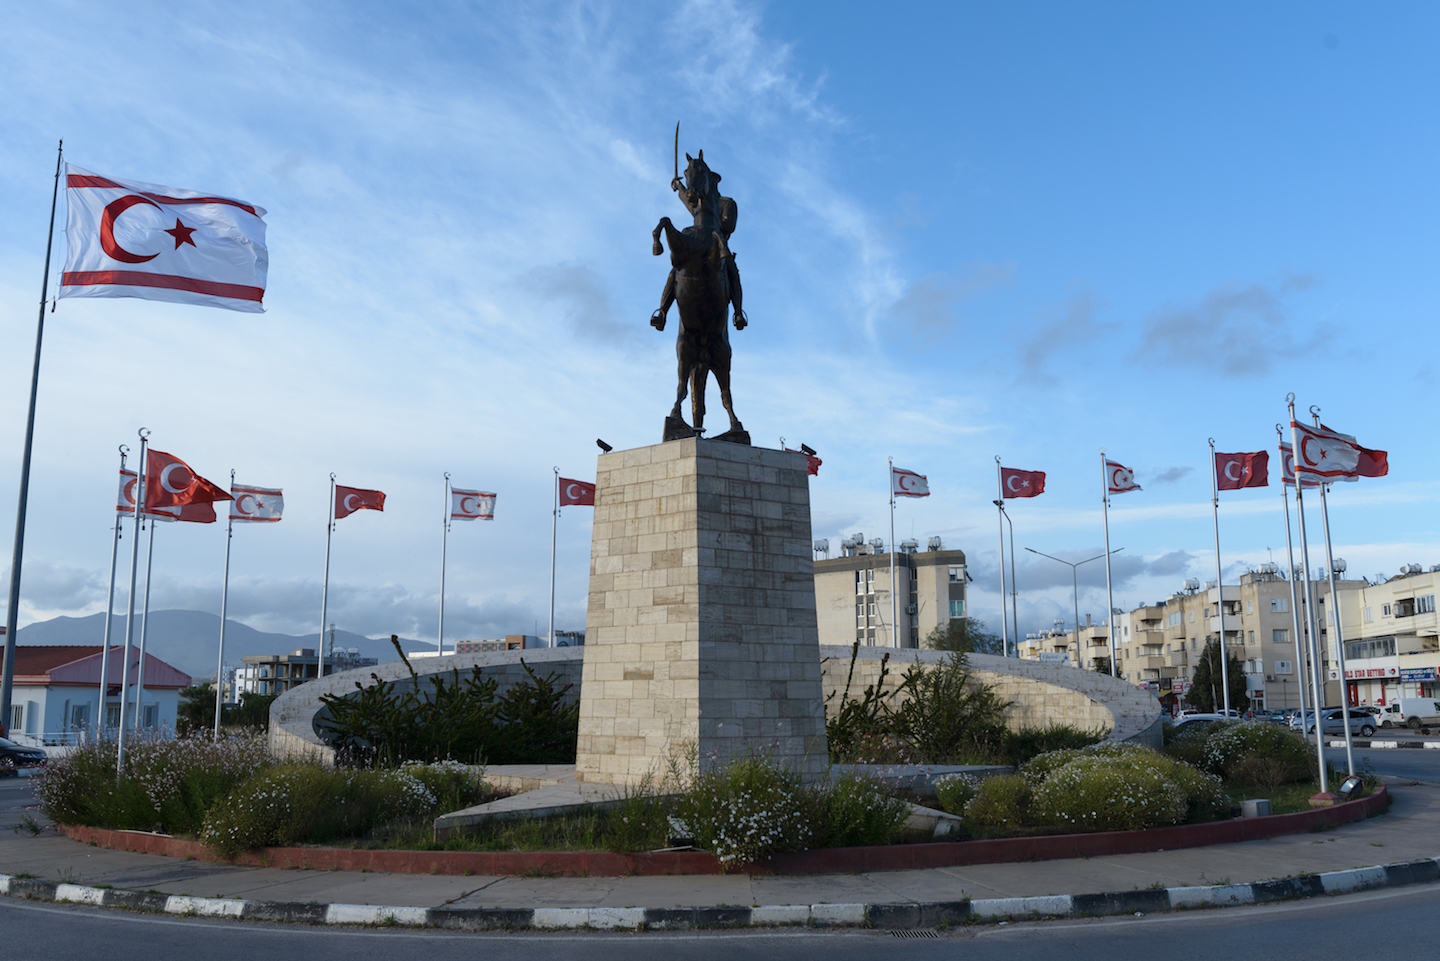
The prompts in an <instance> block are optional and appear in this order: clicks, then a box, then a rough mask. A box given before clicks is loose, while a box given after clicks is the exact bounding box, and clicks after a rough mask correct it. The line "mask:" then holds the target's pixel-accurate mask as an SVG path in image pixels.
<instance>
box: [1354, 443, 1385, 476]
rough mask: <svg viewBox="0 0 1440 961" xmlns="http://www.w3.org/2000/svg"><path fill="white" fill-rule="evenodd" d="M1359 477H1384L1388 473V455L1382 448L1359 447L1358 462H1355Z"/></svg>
mask: <svg viewBox="0 0 1440 961" xmlns="http://www.w3.org/2000/svg"><path fill="white" fill-rule="evenodd" d="M1355 466H1356V469H1357V472H1358V473H1359V474H1360V476H1361V477H1384V476H1385V475H1386V474H1388V473H1390V455H1389V454H1387V453H1386V452H1385V451H1383V450H1371V449H1370V448H1368V447H1362V448H1360V463H1358V464H1356V465H1355Z"/></svg>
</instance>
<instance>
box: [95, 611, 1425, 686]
mask: <svg viewBox="0 0 1440 961" xmlns="http://www.w3.org/2000/svg"><path fill="white" fill-rule="evenodd" d="M1415 613H1416V614H1434V613H1435V595H1434V594H1426V595H1425V596H1424V597H1417V598H1415ZM96 676H97V677H98V676H99V675H96Z"/></svg>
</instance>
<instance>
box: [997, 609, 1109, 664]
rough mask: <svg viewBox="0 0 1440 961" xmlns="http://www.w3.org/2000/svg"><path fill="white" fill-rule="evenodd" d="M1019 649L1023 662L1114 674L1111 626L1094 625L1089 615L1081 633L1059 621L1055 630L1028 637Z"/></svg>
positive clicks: (1028, 635) (1080, 630) (1081, 628)
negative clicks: (1111, 659)
mask: <svg viewBox="0 0 1440 961" xmlns="http://www.w3.org/2000/svg"><path fill="white" fill-rule="evenodd" d="M1117 623H1118V622H1117ZM1018 647H1019V652H1020V656H1021V657H1022V658H1030V659H1032V660H1039V661H1046V662H1048V663H1051V664H1069V665H1070V666H1071V667H1078V668H1082V669H1083V670H1087V671H1100V672H1102V673H1105V674H1108V673H1110V634H1109V631H1108V630H1107V625H1105V624H1097V623H1095V622H1093V621H1092V620H1091V617H1090V615H1089V614H1086V615H1085V623H1084V624H1083V625H1082V626H1081V627H1080V629H1079V630H1078V631H1074V630H1071V631H1066V630H1064V629H1063V622H1060V621H1057V622H1056V626H1055V629H1054V630H1051V631H1040V632H1038V633H1031V634H1026V635H1025V638H1024V639H1023V640H1022V641H1020V643H1019V646H1018Z"/></svg>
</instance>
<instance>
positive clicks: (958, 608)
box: [950, 601, 965, 620]
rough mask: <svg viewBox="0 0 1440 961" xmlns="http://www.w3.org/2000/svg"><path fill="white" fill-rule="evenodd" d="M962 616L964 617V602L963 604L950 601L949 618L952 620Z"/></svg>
mask: <svg viewBox="0 0 1440 961" xmlns="http://www.w3.org/2000/svg"><path fill="white" fill-rule="evenodd" d="M964 616H965V602H964V601H951V602H950V617H951V619H952V620H953V619H954V618H957V617H964Z"/></svg>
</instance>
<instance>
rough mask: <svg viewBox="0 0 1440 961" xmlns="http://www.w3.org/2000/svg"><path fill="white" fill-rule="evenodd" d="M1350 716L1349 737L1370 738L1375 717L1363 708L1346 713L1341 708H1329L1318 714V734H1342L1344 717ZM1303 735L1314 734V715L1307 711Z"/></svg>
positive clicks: (1373, 728)
mask: <svg viewBox="0 0 1440 961" xmlns="http://www.w3.org/2000/svg"><path fill="white" fill-rule="evenodd" d="M1346 713H1348V714H1349V715H1350V733H1351V735H1352V736H1353V735H1356V734H1358V735H1360V736H1361V737H1370V736H1371V735H1372V734H1374V733H1375V715H1373V714H1371V713H1370V712H1369V711H1367V710H1365V709H1364V708H1359V707H1352V708H1350V710H1349V711H1348V712H1347V711H1345V710H1344V709H1343V708H1338V707H1336V708H1330V709H1328V710H1324V711H1321V712H1320V732H1321V733H1322V734H1344V733H1345V729H1344V727H1342V726H1341V725H1343V724H1344V723H1345V719H1344V715H1345V714H1346ZM1305 733H1306V734H1313V733H1315V715H1314V714H1313V713H1311V712H1309V711H1307V712H1306V716H1305Z"/></svg>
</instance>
